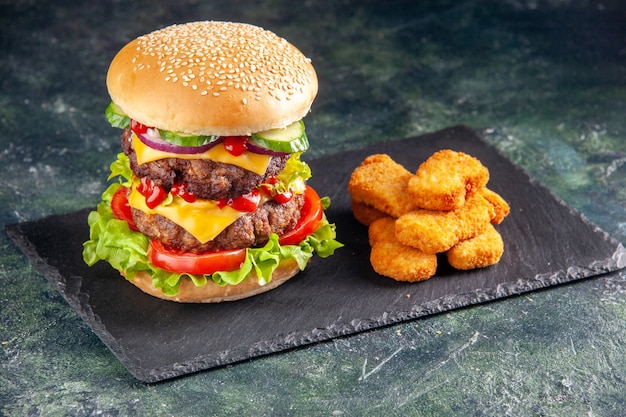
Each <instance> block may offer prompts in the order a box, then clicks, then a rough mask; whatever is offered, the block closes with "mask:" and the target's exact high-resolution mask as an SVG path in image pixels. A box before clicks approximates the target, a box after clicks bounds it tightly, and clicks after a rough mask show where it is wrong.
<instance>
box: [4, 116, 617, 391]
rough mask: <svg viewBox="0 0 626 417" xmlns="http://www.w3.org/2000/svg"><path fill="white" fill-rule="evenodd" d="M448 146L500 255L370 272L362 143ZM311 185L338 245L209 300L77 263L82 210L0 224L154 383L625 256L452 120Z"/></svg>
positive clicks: (318, 174)
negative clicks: (475, 171) (326, 201)
mask: <svg viewBox="0 0 626 417" xmlns="http://www.w3.org/2000/svg"><path fill="white" fill-rule="evenodd" d="M444 148H450V149H454V150H457V151H463V152H466V153H468V154H470V155H473V156H475V157H477V158H479V159H480V160H481V161H482V162H483V164H484V165H486V166H487V167H488V168H489V170H490V173H491V180H490V182H489V187H490V188H491V189H493V190H494V191H496V192H498V193H500V194H501V195H502V196H503V197H504V198H505V199H506V200H507V201H508V202H509V203H510V205H511V208H512V210H511V214H510V215H509V216H508V217H507V218H506V219H505V221H504V222H503V223H502V224H501V225H500V226H498V230H499V231H500V232H501V234H502V236H503V239H504V242H505V253H504V255H503V257H502V259H501V261H500V263H498V264H497V265H495V266H492V267H489V268H485V269H480V270H474V271H467V272H459V271H454V270H452V269H451V268H450V267H448V266H447V265H445V263H441V264H440V266H439V270H438V273H437V275H436V276H435V277H434V278H431V279H430V280H428V281H425V282H422V283H416V284H408V283H398V282H395V281H393V280H390V279H388V278H383V277H380V276H378V275H377V274H375V273H374V272H373V271H372V269H371V267H370V265H369V245H368V242H367V230H366V228H365V227H364V226H362V225H360V224H359V223H357V222H356V221H355V220H354V219H353V217H352V214H351V211H350V198H349V195H348V194H347V192H346V185H347V182H348V179H349V176H350V173H351V172H352V170H353V169H354V168H355V167H356V166H357V165H358V164H359V163H360V162H361V161H362V160H363V158H365V157H366V156H367V155H370V154H372V153H388V154H389V155H391V156H392V157H393V158H394V159H395V160H396V161H397V162H399V163H401V164H403V165H404V166H405V167H406V168H407V169H409V170H410V171H414V170H415V169H416V168H417V167H418V166H419V164H420V163H421V162H422V161H423V160H425V159H426V158H427V157H428V156H430V155H431V154H432V153H433V152H435V151H437V150H439V149H444ZM310 166H311V169H312V171H313V175H314V176H313V178H312V179H311V181H310V184H311V185H313V186H314V187H315V188H316V189H317V190H318V192H320V194H321V195H329V196H330V197H331V199H332V206H331V208H330V209H329V210H328V212H327V215H328V218H329V219H330V221H331V222H334V223H336V225H337V230H338V238H339V240H341V241H342V242H343V243H344V244H345V247H344V248H342V249H340V250H339V251H338V252H337V253H336V254H335V256H333V257H331V258H329V259H327V260H321V259H319V258H314V259H313V261H312V263H311V264H310V266H309V268H308V269H307V270H306V271H305V272H303V273H301V274H299V275H298V276H296V277H295V278H293V279H292V280H290V281H289V282H288V283H286V284H285V285H283V286H281V287H279V288H277V289H276V290H273V291H270V292H268V293H265V294H261V295H258V296H256V297H253V298H249V299H245V300H241V301H236V302H230V303H222V304H217V305H189V304H177V303H172V302H167V301H162V300H159V299H156V298H153V297H150V296H148V295H145V294H143V293H142V292H141V291H140V290H138V289H136V288H135V287H134V286H133V285H130V284H129V283H127V282H125V280H124V279H122V278H121V277H120V276H119V275H118V273H117V272H116V271H114V270H112V269H111V268H110V267H109V266H108V265H107V264H105V263H102V262H100V263H99V264H97V265H96V266H94V267H92V268H89V267H87V266H86V265H85V264H84V263H83V261H82V255H81V253H82V242H83V241H84V240H86V239H87V236H88V227H87V221H86V219H87V214H88V212H89V211H90V209H85V210H82V211H79V212H76V213H69V214H65V215H59V216H50V217H46V218H43V219H41V220H37V221H32V222H27V223H20V224H15V225H10V226H8V227H7V233H8V234H9V236H10V238H11V239H13V241H14V242H15V243H16V244H17V245H18V246H19V248H20V249H21V250H22V251H23V252H24V253H25V254H26V255H27V256H28V258H29V259H30V260H31V261H32V262H33V263H34V265H35V266H36V268H37V269H38V270H39V271H40V272H41V273H42V274H43V275H44V276H45V277H46V278H47V279H48V280H49V281H50V282H51V283H52V284H53V285H54V286H55V287H56V288H57V289H58V291H59V292H60V293H61V294H62V295H63V297H64V298H65V299H66V300H67V301H68V303H69V304H70V305H71V306H72V307H73V308H74V309H75V310H76V311H77V312H78V314H80V316H81V317H82V318H83V319H84V320H85V322H86V323H87V324H88V325H89V326H90V327H91V328H92V329H93V331H94V332H95V333H96V334H97V335H98V336H99V337H100V338H101V339H102V341H103V342H104V343H105V344H106V345H107V346H108V347H109V348H110V349H111V351H112V352H113V353H114V354H115V355H116V356H117V357H118V358H119V360H120V361H121V362H122V363H123V364H124V366H126V368H127V369H128V370H129V371H130V372H131V373H132V375H134V376H135V377H136V378H138V379H140V380H142V381H145V382H156V381H160V380H164V379H167V378H172V377H177V376H181V375H185V374H188V373H192V372H197V371H201V370H206V369H209V368H213V367H217V366H221V365H226V364H231V363H235V362H238V361H242V360H245V359H249V358H253V357H258V356H261V355H266V354H270V353H274V352H279V351H283V350H286V349H290V348H294V347H298V346H304V345H307V344H310V343H315V342H319V341H322V340H328V339H330V338H333V337H337V336H344V335H349V334H353V333H356V332H360V331H364V330H368V329H372V328H376V327H380V326H386V325H390V324H392V323H397V322H401V321H404V320H409V319H413V318H417V317H422V316H425V315H428V314H433V313H438V312H443V311H447V310H450V309H454V308H459V307H463V306H468V305H472V304H477V303H482V302H486V301H490V300H494V299H499V298H502V297H506V296H510V295H514V294H520V293H523V292H526V291H531V290H535V289H539V288H543V287H548V286H551V285H556V284H560V283H565V282H569V281H573V280H577V279H581V278H586V277H591V276H594V275H598V274H603V273H607V272H610V271H614V270H617V269H621V268H623V267H624V266H626V251H625V250H624V248H623V247H622V245H621V244H620V243H619V242H617V241H616V240H614V239H613V238H611V237H610V236H609V235H607V234H606V233H605V232H603V231H602V230H600V229H599V228H598V227H596V226H595V225H593V224H591V223H590V222H589V221H587V220H586V219H584V218H583V217H582V216H581V215H580V214H578V213H577V212H575V211H574V210H572V209H570V208H569V207H567V206H566V205H564V204H563V203H561V202H560V201H559V200H558V199H557V198H555V197H554V195H552V194H551V193H550V191H548V190H547V189H546V188H544V187H543V186H541V185H540V184H538V183H537V182H535V181H534V180H532V179H531V178H530V177H529V176H528V175H527V174H526V173H525V172H524V171H523V170H521V169H519V168H518V167H516V166H515V165H513V164H512V163H511V162H510V161H509V160H508V159H506V158H505V157H503V156H502V155H501V154H500V153H498V152H497V151H496V150H495V149H494V148H493V147H491V146H489V145H488V144H487V143H485V142H484V141H483V140H482V139H481V138H480V137H479V136H478V135H477V134H476V133H475V132H474V131H473V130H470V129H468V128H466V127H463V126H458V127H453V128H449V129H446V130H443V131H440V132H436V133H433V134H428V135H424V136H420V137H415V138H409V139H405V140H400V141H394V142H388V143H380V144H376V145H373V146H370V147H368V148H366V149H363V150H358V151H349V152H344V153H340V154H336V155H333V156H330V157H324V158H320V159H318V160H314V161H310Z"/></svg>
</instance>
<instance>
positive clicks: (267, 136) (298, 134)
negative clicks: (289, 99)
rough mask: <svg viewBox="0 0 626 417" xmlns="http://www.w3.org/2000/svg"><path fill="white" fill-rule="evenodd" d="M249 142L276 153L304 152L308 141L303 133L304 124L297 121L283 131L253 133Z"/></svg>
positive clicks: (307, 147) (307, 146)
mask: <svg viewBox="0 0 626 417" xmlns="http://www.w3.org/2000/svg"><path fill="white" fill-rule="evenodd" d="M250 140H251V141H252V142H254V143H256V144H257V145H259V146H262V147H264V148H267V149H271V150H273V151H276V152H287V153H295V152H304V151H306V150H307V149H309V140H308V139H307V137H306V133H305V132H304V122H303V121H302V120H298V121H297V122H293V123H292V124H290V125H289V126H287V127H285V128H283V129H271V130H266V131H265V132H259V133H253V134H252V136H251V137H250Z"/></svg>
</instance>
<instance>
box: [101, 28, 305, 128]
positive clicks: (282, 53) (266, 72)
mask: <svg viewBox="0 0 626 417" xmlns="http://www.w3.org/2000/svg"><path fill="white" fill-rule="evenodd" d="M107 87H108V90H109V94H110V96H111V98H112V99H113V101H114V102H115V103H116V104H117V105H118V106H120V107H121V109H122V110H123V111H124V112H125V113H126V114H128V115H129V116H130V117H131V118H133V119H135V120H137V121H138V122H140V123H143V124H145V125H147V126H154V127H157V128H159V129H165V130H170V131H175V132H181V133H189V134H196V135H219V136H235V135H249V134H251V133H255V132H261V131H264V130H268V129H274V128H282V127H285V126H287V125H288V124H290V123H292V122H295V121H297V120H300V119H302V118H303V117H304V116H305V115H306V114H307V113H308V111H309V109H310V107H311V104H312V102H313V100H314V99H315V96H316V94H317V76H316V74H315V70H314V69H313V66H312V65H311V63H310V60H309V59H308V58H306V57H305V56H304V55H303V54H302V52H300V51H299V50H298V49H297V48H296V47H295V46H293V45H292V44H290V43H289V42H287V41H286V40H285V39H282V38H280V37H278V36H277V35H275V34H274V33H272V32H270V31H267V30H264V29H262V28H259V27H257V26H252V25H248V24H242V23H230V22H192V23H187V24H182V25H174V26H169V27H166V28H164V29H161V30H157V31H155V32H152V33H149V34H147V35H144V36H140V37H139V38H137V39H135V40H133V41H131V42H130V43H128V44H127V45H126V46H124V47H123V48H122V49H121V50H120V52H119V53H118V54H117V55H116V56H115V58H114V59H113V61H112V63H111V65H110V67H109V71H108V74H107Z"/></svg>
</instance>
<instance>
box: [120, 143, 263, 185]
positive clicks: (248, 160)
mask: <svg viewBox="0 0 626 417" xmlns="http://www.w3.org/2000/svg"><path fill="white" fill-rule="evenodd" d="M132 143H133V149H135V153H136V154H137V163H138V164H139V165H143V164H145V163H148V162H153V161H158V160H159V159H166V158H178V159H188V160H191V159H210V160H212V161H215V162H222V163H225V164H231V165H236V166H238V167H240V168H243V169H246V170H248V171H252V172H254V173H255V174H258V175H263V174H265V171H266V170H267V167H268V165H269V164H270V160H271V159H272V157H271V156H270V155H261V154H258V153H254V152H249V151H245V152H244V153H243V154H241V155H239V156H235V155H232V154H231V153H229V152H228V151H227V150H226V149H224V145H223V144H221V143H220V144H217V145H215V146H214V147H212V148H211V149H209V150H208V151H206V152H202V153H194V154H179V153H173V152H163V151H158V150H156V149H152V148H151V147H149V146H147V145H145V144H144V143H143V142H142V141H141V139H139V137H138V136H137V135H136V134H135V133H133V134H132Z"/></svg>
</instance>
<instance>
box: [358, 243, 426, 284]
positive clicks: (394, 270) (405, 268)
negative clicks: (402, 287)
mask: <svg viewBox="0 0 626 417" xmlns="http://www.w3.org/2000/svg"><path fill="white" fill-rule="evenodd" d="M370 262H371V264H372V268H373V269H374V271H376V272H377V273H378V274H380V275H383V276H386V277H388V278H393V279H395V280H396V281H409V282H418V281H424V280H427V279H428V278H430V277H432V276H433V275H435V272H437V255H428V254H425V253H423V252H421V251H419V250H418V249H415V248H412V247H410V246H406V245H403V244H401V243H399V242H378V243H376V244H375V245H374V246H372V251H371V254H370Z"/></svg>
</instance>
